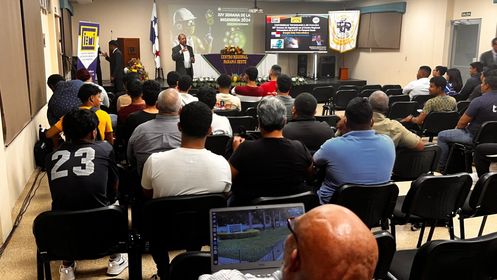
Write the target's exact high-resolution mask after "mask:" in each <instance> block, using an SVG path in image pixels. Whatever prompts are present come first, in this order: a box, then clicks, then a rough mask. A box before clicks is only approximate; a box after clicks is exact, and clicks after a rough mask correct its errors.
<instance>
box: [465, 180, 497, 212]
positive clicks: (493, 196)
mask: <svg viewBox="0 0 497 280" xmlns="http://www.w3.org/2000/svg"><path fill="white" fill-rule="evenodd" d="M496 201H497V173H495V172H490V173H486V174H484V175H483V176H481V177H480V178H479V179H478V182H476V184H475V187H474V188H473V191H472V192H471V196H470V198H469V206H470V207H471V209H473V210H474V211H475V214H474V215H475V216H483V215H492V214H497V203H495V202H496Z"/></svg>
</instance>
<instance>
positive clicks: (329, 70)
mask: <svg viewBox="0 0 497 280" xmlns="http://www.w3.org/2000/svg"><path fill="white" fill-rule="evenodd" d="M318 77H321V78H333V77H335V56H333V55H323V56H320V57H319V67H318Z"/></svg>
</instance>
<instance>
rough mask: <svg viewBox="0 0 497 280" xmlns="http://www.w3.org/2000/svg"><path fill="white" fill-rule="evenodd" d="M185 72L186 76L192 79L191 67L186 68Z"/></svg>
mask: <svg viewBox="0 0 497 280" xmlns="http://www.w3.org/2000/svg"><path fill="white" fill-rule="evenodd" d="M185 70H186V74H187V75H188V76H190V77H191V78H192V79H193V67H191V68H186V69H185Z"/></svg>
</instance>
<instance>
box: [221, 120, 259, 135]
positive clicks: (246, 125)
mask: <svg viewBox="0 0 497 280" xmlns="http://www.w3.org/2000/svg"><path fill="white" fill-rule="evenodd" d="M228 120H229V121H230V124H231V129H232V130H233V133H239V132H241V131H243V130H255V128H256V127H257V125H256V120H255V119H254V118H252V117H250V116H238V117H228Z"/></svg>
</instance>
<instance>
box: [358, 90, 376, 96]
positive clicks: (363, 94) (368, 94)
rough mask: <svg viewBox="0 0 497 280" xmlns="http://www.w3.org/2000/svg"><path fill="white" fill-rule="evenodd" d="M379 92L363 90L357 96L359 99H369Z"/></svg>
mask: <svg viewBox="0 0 497 280" xmlns="http://www.w3.org/2000/svg"><path fill="white" fill-rule="evenodd" d="M375 91H377V89H362V90H361V92H359V94H358V95H357V96H359V97H369V96H370V95H371V94H373V92H375Z"/></svg>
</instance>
